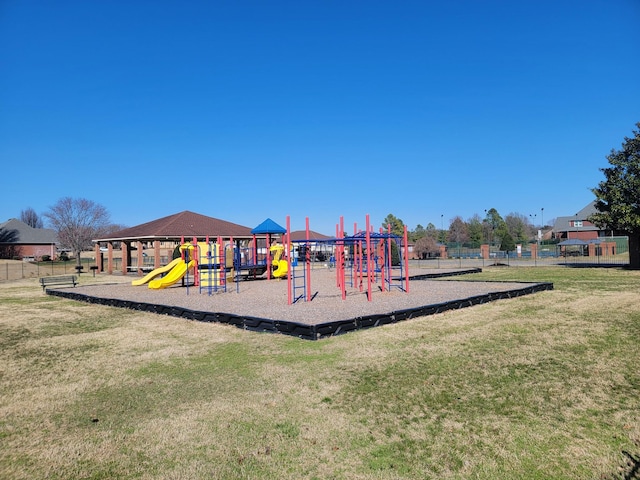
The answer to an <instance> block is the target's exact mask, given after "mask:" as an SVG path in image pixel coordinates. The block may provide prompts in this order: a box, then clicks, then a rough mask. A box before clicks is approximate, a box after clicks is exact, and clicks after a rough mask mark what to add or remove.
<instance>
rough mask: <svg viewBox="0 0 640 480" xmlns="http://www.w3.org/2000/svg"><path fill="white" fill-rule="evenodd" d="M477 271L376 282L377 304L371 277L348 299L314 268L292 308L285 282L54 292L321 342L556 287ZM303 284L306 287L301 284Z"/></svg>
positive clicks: (328, 274)
mask: <svg viewBox="0 0 640 480" xmlns="http://www.w3.org/2000/svg"><path fill="white" fill-rule="evenodd" d="M477 271H478V269H471V270H459V269H452V270H437V271H435V272H434V271H431V273H425V272H424V271H418V272H410V279H411V280H410V283H409V291H408V292H406V291H404V290H402V289H400V288H397V287H394V288H392V289H391V290H390V291H385V292H383V291H381V289H380V284H374V285H373V287H372V293H371V299H370V300H369V298H368V293H367V290H368V289H367V283H366V278H365V281H364V282H363V285H362V289H361V288H360V287H359V285H358V286H355V287H351V286H349V284H348V286H347V289H346V298H345V299H344V300H343V299H342V294H341V292H340V289H339V288H338V287H337V285H336V275H335V271H329V270H328V269H314V270H312V273H311V281H310V285H308V288H307V291H308V294H309V295H310V296H311V297H312V300H311V301H305V300H304V299H300V300H298V301H296V302H295V303H293V304H291V305H290V304H289V295H288V288H287V280H286V279H271V280H267V279H265V278H258V279H254V280H244V281H240V282H238V283H235V282H229V284H228V286H227V288H226V291H223V290H222V289H218V291H210V290H209V289H208V288H205V287H197V286H193V285H191V286H183V285H181V284H180V283H178V284H176V285H174V286H172V287H169V288H165V289H161V290H153V289H150V288H148V287H147V286H146V285H142V286H135V287H134V286H132V285H131V283H130V280H131V279H132V278H126V277H125V278H123V277H121V278H120V279H118V282H117V283H116V282H114V283H112V284H111V283H103V284H99V285H80V286H77V287H75V288H55V289H48V290H47V292H48V293H49V294H52V295H57V296H63V297H67V298H72V299H75V300H80V301H87V302H90V303H100V304H106V305H112V306H117V307H123V308H130V309H135V310H142V311H149V312H154V313H160V314H167V315H173V316H177V317H183V318H188V319H193V320H202V321H210V322H220V323H228V324H232V325H235V326H237V327H240V328H245V329H248V330H256V331H273V332H277V333H285V334H289V335H295V336H300V337H302V338H309V339H318V338H322V337H325V336H330V335H335V334H340V333H345V332H347V331H351V330H357V329H359V328H368V327H373V326H378V325H383V324H387V323H394V322H397V321H401V320H406V319H408V318H415V317H420V316H425V315H430V314H435V313H441V312H443V311H446V310H451V309H456V308H462V307H467V306H472V305H476V304H481V303H486V302H489V301H494V300H500V299H505V298H513V297H518V296H521V295H526V294H531V293H535V292H538V291H542V290H550V289H552V288H553V285H552V284H549V283H521V282H485V281H464V280H461V277H459V275H461V274H465V273H473V272H477ZM414 273H415V274H414ZM452 276H456V277H455V279H452V278H449V279H447V281H442V280H441V279H440V280H439V279H438V278H445V277H452ZM124 282H126V283H124ZM297 282H298V284H300V280H297ZM396 284H398V282H396ZM402 285H403V286H404V282H402ZM301 294H302V289H298V290H297V292H296V293H295V294H294V295H293V296H292V298H295V297H296V296H298V295H301Z"/></svg>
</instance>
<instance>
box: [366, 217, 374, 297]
mask: <svg viewBox="0 0 640 480" xmlns="http://www.w3.org/2000/svg"><path fill="white" fill-rule="evenodd" d="M370 228H371V225H370V224H369V214H368V213H367V300H369V301H371V275H372V273H373V272H372V271H371V270H372V269H371V234H370Z"/></svg>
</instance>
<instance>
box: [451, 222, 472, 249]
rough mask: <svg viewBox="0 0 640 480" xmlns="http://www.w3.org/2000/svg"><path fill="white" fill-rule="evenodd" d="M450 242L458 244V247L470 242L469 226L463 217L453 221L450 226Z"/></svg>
mask: <svg viewBox="0 0 640 480" xmlns="http://www.w3.org/2000/svg"><path fill="white" fill-rule="evenodd" d="M449 240H451V241H453V242H456V243H457V244H458V246H459V245H460V244H461V243H464V242H467V241H469V229H468V227H467V224H466V223H464V220H462V217H460V216H456V217H454V219H453V220H451V224H450V225H449Z"/></svg>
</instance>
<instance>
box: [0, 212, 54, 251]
mask: <svg viewBox="0 0 640 480" xmlns="http://www.w3.org/2000/svg"><path fill="white" fill-rule="evenodd" d="M57 243H58V235H57V234H56V232H55V230H52V229H50V228H33V227H31V226H29V225H27V224H26V223H24V222H22V221H20V220H18V219H16V218H12V219H10V220H8V221H6V222H4V223H0V257H3V258H18V259H33V260H41V259H42V257H43V256H44V255H48V256H50V257H51V258H52V259H54V258H56V256H57V254H56V245H57Z"/></svg>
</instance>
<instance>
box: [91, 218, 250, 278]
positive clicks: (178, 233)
mask: <svg viewBox="0 0 640 480" xmlns="http://www.w3.org/2000/svg"><path fill="white" fill-rule="evenodd" d="M218 237H220V238H221V239H222V240H224V241H230V240H232V239H233V240H245V241H247V242H248V241H249V240H251V239H253V238H255V235H254V234H252V233H251V229H250V228H249V227H244V226H242V225H238V224H236V223H231V222H227V221H225V220H220V219H218V218H213V217H207V216H206V215H201V214H199V213H194V212H190V211H188V210H185V211H183V212H180V213H176V214H174V215H169V216H167V217H162V218H159V219H157V220H153V221H151V222H147V223H143V224H141V225H137V226H135V227H130V228H125V229H124V230H120V231H118V232H114V233H112V234H111V235H109V236H108V237H104V238H97V239H94V240H93V241H94V242H95V254H96V264H97V270H98V272H102V271H104V270H105V268H104V260H105V259H104V254H105V253H106V257H107V258H106V261H107V267H106V271H107V273H109V274H112V273H113V272H114V255H113V251H114V246H119V247H120V249H121V251H122V265H121V267H120V268H121V270H122V273H123V274H127V273H128V272H131V271H135V272H137V273H138V274H142V273H143V271H144V270H152V269H155V268H159V267H161V266H162V264H163V263H165V264H166V263H168V262H169V261H171V256H172V254H173V250H174V249H175V247H176V246H177V245H179V244H180V243H181V242H184V241H192V240H196V241H201V242H204V241H206V240H207V239H209V238H211V239H214V238H218ZM105 245H106V247H105ZM105 249H106V252H105V251H104V250H105ZM147 252H149V253H147ZM134 259H135V261H134Z"/></svg>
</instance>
